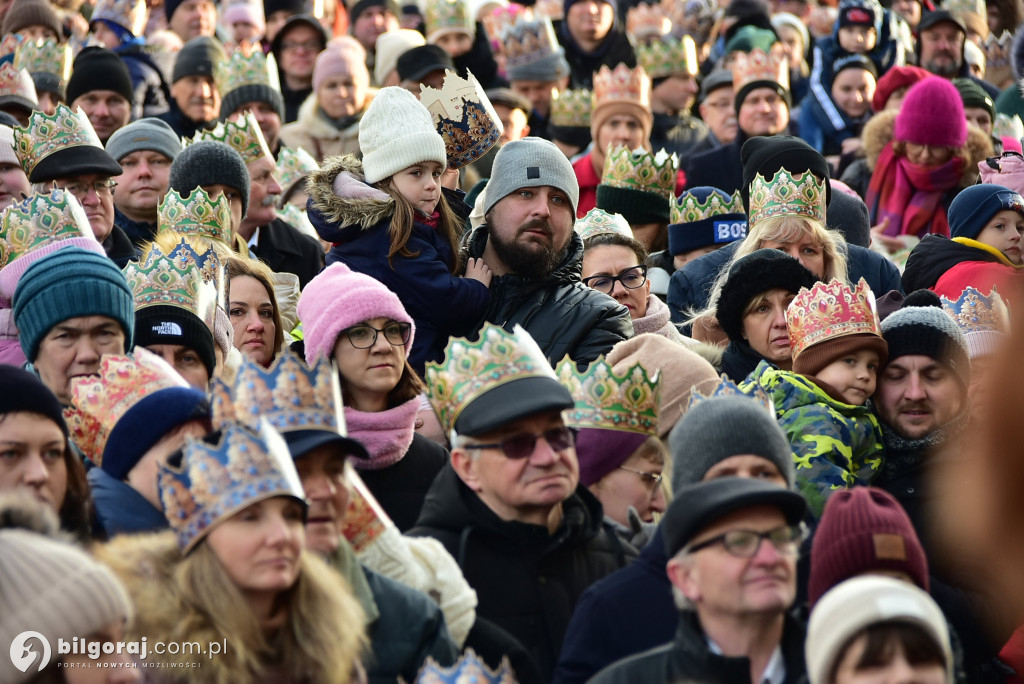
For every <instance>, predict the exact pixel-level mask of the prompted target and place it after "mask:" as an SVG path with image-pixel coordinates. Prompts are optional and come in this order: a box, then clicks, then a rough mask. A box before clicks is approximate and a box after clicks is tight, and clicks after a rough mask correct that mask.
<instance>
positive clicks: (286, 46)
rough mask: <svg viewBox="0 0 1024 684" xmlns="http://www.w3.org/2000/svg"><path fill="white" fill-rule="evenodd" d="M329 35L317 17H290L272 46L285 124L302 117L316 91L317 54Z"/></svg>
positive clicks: (300, 15)
mask: <svg viewBox="0 0 1024 684" xmlns="http://www.w3.org/2000/svg"><path fill="white" fill-rule="evenodd" d="M327 40H328V35H327V32H326V31H324V28H323V26H321V25H320V22H319V21H318V20H317V19H316V17H312V16H310V15H308V14H296V15H293V16H290V17H288V20H287V21H285V22H284V25H283V26H281V30H280V31H278V32H277V35H276V36H274V40H273V41H271V43H270V51H271V52H272V53H273V54H274V58H275V59H276V60H277V69H278V72H279V75H280V82H281V96H282V97H283V98H284V122H285V123H291V122H292V121H295V120H296V119H297V118H298V117H299V108H300V107H301V106H302V103H303V102H305V101H306V98H308V97H309V95H310V93H312V92H313V68H314V67H315V66H316V59H317V55H319V54H320V53H321V52H322V51H323V49H324V48H325V47H326V46H327Z"/></svg>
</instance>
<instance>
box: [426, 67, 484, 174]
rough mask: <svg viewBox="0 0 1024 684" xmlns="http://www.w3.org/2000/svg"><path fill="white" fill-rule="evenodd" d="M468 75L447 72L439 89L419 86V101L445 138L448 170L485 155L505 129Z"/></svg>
mask: <svg viewBox="0 0 1024 684" xmlns="http://www.w3.org/2000/svg"><path fill="white" fill-rule="evenodd" d="M466 75H467V76H468V78H462V77H461V76H459V75H458V74H456V73H455V72H454V71H445V75H444V84H443V85H442V86H441V89H440V90H437V89H436V88H431V87H430V86H427V85H424V86H420V91H421V92H420V102H422V103H423V106H424V107H426V108H427V111H429V112H430V116H431V117H433V119H434V126H435V127H437V132H438V133H440V134H441V137H442V138H444V146H445V152H446V154H447V157H448V168H449V169H461V168H462V167H463V166H467V165H469V164H472V163H473V162H475V161H476V160H477V159H479V158H480V157H482V156H484V155H485V154H486V153H487V150H489V149H491V148H492V147H494V144H495V143H496V142H498V138H500V137H501V134H502V132H503V131H504V129H503V128H502V125H501V119H499V118H498V114H497V112H495V111H494V107H492V106H491V101H490V100H489V99H487V95H485V94H484V89H483V88H482V87H480V83H479V81H477V80H476V76H474V75H473V72H471V71H467V72H466Z"/></svg>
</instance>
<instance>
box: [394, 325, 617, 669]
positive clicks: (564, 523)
mask: <svg viewBox="0 0 1024 684" xmlns="http://www.w3.org/2000/svg"><path fill="white" fill-rule="evenodd" d="M467 358H472V359H475V360H476V362H475V363H473V364H470V365H466V364H464V363H463V362H462V361H463V360H464V359H467ZM425 380H426V382H427V393H428V396H429V397H430V401H431V403H432V404H433V406H434V410H435V411H436V412H437V413H438V415H439V417H440V419H441V423H442V426H443V427H444V429H445V430H446V431H451V433H452V435H453V448H452V457H451V465H450V466H446V467H445V468H444V469H442V470H441V472H440V473H439V474H438V476H437V478H435V480H434V482H433V484H432V485H431V488H430V490H429V491H428V492H427V497H426V499H425V501H424V504H423V509H422V511H421V513H420V518H419V520H418V521H417V524H416V527H415V528H413V529H412V530H411V531H410V534H411V535H413V536H430V537H434V538H435V539H438V540H440V541H441V543H442V544H444V546H445V548H446V549H447V550H448V551H449V552H450V553H451V554H452V555H453V556H454V557H455V558H456V560H457V561H459V565H460V566H461V568H462V571H463V574H464V575H465V577H466V580H467V581H468V582H469V584H470V586H472V587H473V589H475V590H476V593H477V599H478V604H477V615H478V616H480V617H483V618H486V619H488V620H490V621H492V622H494V623H495V624H497V625H498V626H499V627H501V628H503V629H505V630H506V631H508V632H509V633H510V634H511V635H512V636H513V637H515V638H516V639H518V640H519V641H520V642H521V643H522V644H523V646H525V647H526V650H527V651H528V652H529V653H530V654H531V656H532V660H533V661H534V664H535V665H536V666H537V668H538V670H539V671H540V674H541V678H542V681H550V678H551V673H552V670H553V669H554V665H555V660H556V658H557V657H558V652H559V649H560V648H561V644H562V638H563V636H564V634H565V627H566V625H567V624H568V622H569V618H570V616H571V613H572V609H573V605H574V604H575V602H576V599H577V597H578V596H579V595H580V594H581V593H582V592H583V590H584V589H586V587H587V586H588V585H590V584H591V583H593V582H594V581H596V580H598V579H600V578H601V577H603V576H605V575H607V574H608V573H610V572H612V571H614V570H616V569H617V568H619V567H621V566H622V565H623V563H624V562H625V558H623V557H622V554H621V550H620V549H619V547H618V545H616V544H614V542H613V540H612V536H610V535H609V533H608V531H607V530H606V528H605V527H604V525H603V524H602V518H603V514H602V511H601V505H600V503H599V502H598V501H597V499H596V498H595V497H594V495H593V494H591V493H590V492H589V491H588V490H587V489H586V487H583V486H581V485H580V483H579V463H578V461H577V458H576V449H575V446H574V444H575V441H574V433H573V431H572V430H570V429H569V428H568V427H567V426H566V424H565V421H564V420H563V418H562V411H563V410H565V409H568V408H571V407H572V406H573V405H574V402H573V398H572V395H571V394H570V393H569V391H568V390H567V389H565V388H564V387H563V386H562V385H561V384H560V383H559V382H558V379H557V378H556V377H555V373H554V371H553V370H552V369H551V366H550V365H549V363H548V361H547V359H545V358H544V355H543V353H542V352H541V350H540V348H539V347H538V346H537V344H536V343H535V342H534V341H533V339H532V338H531V337H530V336H529V335H528V334H527V333H526V331H524V330H523V329H522V328H519V327H518V326H517V327H516V331H515V334H509V333H507V332H505V331H504V330H502V329H501V328H498V327H496V326H493V325H486V326H485V327H484V329H483V330H481V331H480V335H479V337H478V339H477V341H475V342H469V341H468V340H466V339H463V338H459V339H453V340H451V341H450V342H449V344H448V348H447V349H446V351H445V360H444V362H443V363H442V364H433V363H432V364H429V365H428V366H427V370H426V374H425ZM612 534H613V533H612ZM617 551H618V553H617Z"/></svg>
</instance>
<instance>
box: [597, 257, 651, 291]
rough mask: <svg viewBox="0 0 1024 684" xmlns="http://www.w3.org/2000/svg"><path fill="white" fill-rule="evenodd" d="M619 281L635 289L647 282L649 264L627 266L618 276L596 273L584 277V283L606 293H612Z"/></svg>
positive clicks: (630, 288) (627, 287) (628, 287)
mask: <svg viewBox="0 0 1024 684" xmlns="http://www.w3.org/2000/svg"><path fill="white" fill-rule="evenodd" d="M617 282H618V283H622V287H624V288H626V289H627V290H635V289H636V288H638V287H640V286H642V285H643V284H644V283H646V282H647V266H646V265H645V264H640V265H639V266H634V267H632V268H627V269H626V270H625V271H623V272H622V273H620V274H619V275H617V276H610V275H596V276H590V277H589V278H584V279H583V284H584V285H586V286H587V287H589V288H592V289H594V290H597V291H598V292H604V293H605V294H611V292H612V290H613V289H615V283H617Z"/></svg>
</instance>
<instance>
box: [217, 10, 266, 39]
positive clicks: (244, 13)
mask: <svg viewBox="0 0 1024 684" xmlns="http://www.w3.org/2000/svg"><path fill="white" fill-rule="evenodd" d="M220 23H221V25H222V26H227V27H228V28H230V27H231V25H232V24H252V25H253V26H255V27H256V30H257V31H258V32H259V33H260V34H261V35H262V34H263V32H264V31H266V30H267V24H266V23H265V22H264V21H263V8H262V7H257V6H256V5H252V4H249V3H248V2H236V3H232V4H230V5H228V8H227V9H226V10H224V13H223V14H222V15H221V17H220Z"/></svg>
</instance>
